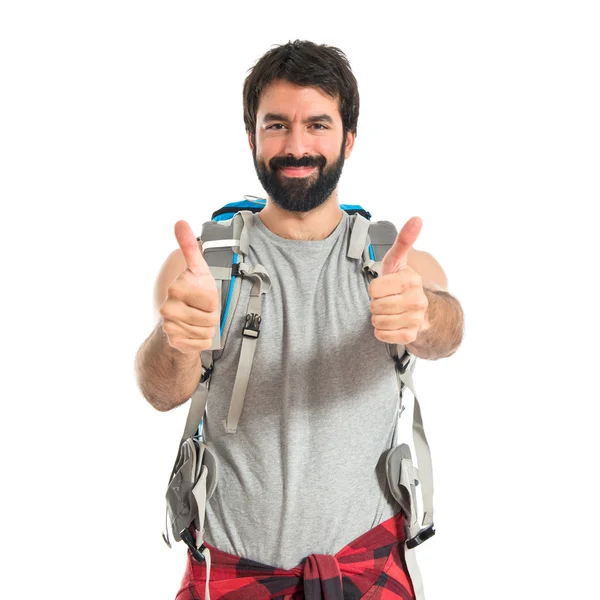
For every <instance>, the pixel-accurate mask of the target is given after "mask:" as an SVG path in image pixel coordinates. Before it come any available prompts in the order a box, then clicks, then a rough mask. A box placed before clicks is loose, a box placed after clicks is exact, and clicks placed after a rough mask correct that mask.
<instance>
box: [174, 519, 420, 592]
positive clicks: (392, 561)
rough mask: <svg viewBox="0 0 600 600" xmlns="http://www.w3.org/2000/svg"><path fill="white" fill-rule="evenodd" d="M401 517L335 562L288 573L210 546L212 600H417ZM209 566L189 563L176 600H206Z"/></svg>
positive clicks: (312, 559)
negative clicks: (405, 556)
mask: <svg viewBox="0 0 600 600" xmlns="http://www.w3.org/2000/svg"><path fill="white" fill-rule="evenodd" d="M404 526H405V519H404V515H403V514H402V513H398V514H397V515H396V516H394V517H392V518H391V519H388V520H387V521H384V522H383V523H381V524H380V525H378V526H377V527H374V528H373V529H371V530H370V531H367V532H366V533H364V534H363V535H361V536H360V537H358V538H357V539H356V540H354V541H353V542H350V543H349V544H348V545H347V546H345V547H344V548H342V550H340V551H339V552H338V553H337V554H336V555H335V556H330V555H326V554H311V555H310V556H309V557H308V558H306V560H304V561H303V562H302V563H301V564H300V565H298V566H297V567H294V568H293V569H290V570H285V569H278V568H275V567H271V566H268V565H263V564H261V563H257V562H254V561H251V560H248V559H245V558H242V557H239V556H235V555H233V554H228V553H226V552H221V551H220V550H217V549H216V548H213V547H212V546H210V545H209V544H205V545H206V547H207V548H208V549H209V551H210V562H211V565H210V575H209V581H208V585H209V592H210V600H300V599H302V598H306V599H307V600H359V598H361V599H363V600H367V599H368V600H379V599H381V600H388V599H389V600H392V599H400V600H413V599H414V593H413V588H412V585H411V582H410V579H409V576H408V571H407V569H406V565H405V561H404V542H405V532H404ZM206 573H207V565H206V564H205V563H204V562H202V563H200V562H198V561H196V560H195V559H193V558H192V557H191V554H190V552H189V551H188V562H187V567H186V571H185V574H184V576H183V580H182V583H181V589H180V590H179V592H178V594H177V597H176V600H199V599H201V600H206V598H205V596H206V593H205V587H206Z"/></svg>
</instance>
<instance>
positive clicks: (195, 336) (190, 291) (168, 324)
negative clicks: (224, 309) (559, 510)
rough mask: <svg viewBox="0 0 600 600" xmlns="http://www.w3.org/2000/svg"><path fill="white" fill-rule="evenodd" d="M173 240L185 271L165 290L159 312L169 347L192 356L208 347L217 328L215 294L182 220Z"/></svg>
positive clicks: (217, 315) (197, 250) (217, 312)
mask: <svg viewBox="0 0 600 600" xmlns="http://www.w3.org/2000/svg"><path fill="white" fill-rule="evenodd" d="M175 237H176V238H177V243H178V244H179V248H180V249H181V252H182V254H183V257H184V259H185V263H186V267H187V268H186V269H185V271H183V272H182V273H181V274H180V275H179V276H178V277H177V279H175V281H173V283H171V285H170V286H169V288H168V290H167V298H166V299H165V301H164V302H163V303H162V305H161V307H160V309H159V312H160V315H161V316H162V319H163V324H162V328H163V331H164V332H165V334H166V336H167V338H168V340H169V345H171V346H172V347H173V348H175V349H177V350H179V351H180V352H182V353H183V354H195V353H199V352H202V351H203V350H208V349H210V348H211V346H212V338H213V336H214V335H215V327H217V326H218V325H219V310H218V309H219V293H218V291H217V284H216V282H215V279H214V277H213V276H212V274H211V272H210V269H209V267H208V265H207V264H206V261H205V260H204V256H202V252H201V250H200V247H199V245H198V241H197V240H196V237H195V236H194V233H193V232H192V229H191V227H190V226H189V225H188V224H187V223H186V222H185V221H177V223H175Z"/></svg>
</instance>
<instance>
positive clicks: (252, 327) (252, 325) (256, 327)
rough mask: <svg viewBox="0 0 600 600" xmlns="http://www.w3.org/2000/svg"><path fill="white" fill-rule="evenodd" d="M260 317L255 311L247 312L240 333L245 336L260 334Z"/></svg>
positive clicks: (252, 336)
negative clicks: (244, 323)
mask: <svg viewBox="0 0 600 600" xmlns="http://www.w3.org/2000/svg"><path fill="white" fill-rule="evenodd" d="M261 321H262V317H261V316H260V315H257V314H256V313H248V314H247V315H246V325H245V327H244V331H242V335H243V336H245V337H251V338H257V337H258V336H259V335H260V322H261Z"/></svg>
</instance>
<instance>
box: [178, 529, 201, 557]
mask: <svg viewBox="0 0 600 600" xmlns="http://www.w3.org/2000/svg"><path fill="white" fill-rule="evenodd" d="M179 537H181V539H182V540H183V541H184V542H185V543H186V545H187V547H188V548H189V549H190V552H191V553H192V556H193V557H194V558H195V559H196V560H197V561H198V562H204V561H205V560H206V559H205V558H204V555H203V554H202V551H203V550H204V549H205V548H206V546H205V545H204V544H201V545H200V548H196V542H195V540H194V538H193V537H192V534H191V533H190V530H189V529H184V530H183V531H182V532H181V533H180V534H179Z"/></svg>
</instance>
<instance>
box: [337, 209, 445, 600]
mask: <svg viewBox="0 0 600 600" xmlns="http://www.w3.org/2000/svg"><path fill="white" fill-rule="evenodd" d="M353 220H354V222H353V226H352V235H351V238H350V244H349V247H348V257H350V258H352V257H357V258H358V257H360V256H361V255H362V268H363V271H365V274H366V276H367V281H368V282H369V283H370V282H371V281H372V280H373V279H374V278H375V277H378V276H379V273H380V270H381V262H382V260H383V257H384V256H385V253H386V252H387V250H388V249H389V248H391V246H392V245H393V243H394V241H395V239H396V236H397V235H398V234H397V232H396V228H395V226H394V225H393V224H392V223H390V222H389V221H379V222H369V221H367V220H366V219H365V218H364V217H362V216H361V215H359V214H356V215H354V217H353ZM357 226H358V227H357ZM360 247H362V249H363V250H362V253H359V251H358V248H360ZM371 250H372V253H371ZM372 256H374V257H375V259H373V258H372ZM386 345H387V347H388V351H389V353H390V355H391V356H392V358H393V359H394V362H395V364H396V376H397V378H398V385H399V388H400V389H402V384H403V385H405V386H406V387H408V389H409V390H410V391H411V393H412V395H413V397H414V409H413V424H412V432H413V442H414V446H415V452H416V454H417V464H418V470H417V469H416V468H415V467H414V465H413V464H412V459H411V458H410V449H409V447H408V446H407V445H406V444H401V445H400V446H396V447H395V448H392V449H391V450H390V452H389V453H388V459H389V460H390V463H389V465H388V470H387V477H388V486H389V487H390V489H391V490H392V493H393V495H394V497H396V499H397V500H398V503H399V504H400V506H401V507H402V509H403V511H404V513H405V515H406V517H407V529H408V531H407V540H406V543H405V544H404V546H405V559H406V564H407V568H408V571H409V575H410V577H411V581H412V584H413V588H414V591H415V597H416V600H424V591H423V582H422V579H421V573H420V571H419V567H418V565H417V562H416V557H415V548H416V546H417V545H419V544H420V543H421V542H423V541H425V540H426V539H427V538H428V537H431V535H433V534H434V533H435V531H434V530H433V469H432V466H431V451H430V449H429V444H428V443H427V438H426V436H425V430H424V427H423V418H422V415H421V406H420V404H419V401H418V398H417V394H416V391H415V386H414V382H413V379H412V373H411V371H412V370H413V369H414V366H415V362H416V357H415V356H414V355H412V354H411V353H410V352H409V351H408V350H406V348H405V346H403V345H401V344H386ZM400 408H401V409H402V407H400ZM399 448H400V449H401V450H399ZM405 451H408V456H404V455H403V454H402V453H404V452H405ZM398 453H400V455H401V458H402V460H395V461H394V460H392V457H394V455H395V458H396V459H398V457H399V455H398ZM415 483H418V484H420V486H421V495H422V499H423V520H422V523H421V524H419V522H418V514H417V505H416V497H415ZM399 485H400V487H402V488H403V489H404V492H403V493H398V486H399Z"/></svg>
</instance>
